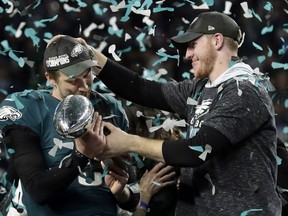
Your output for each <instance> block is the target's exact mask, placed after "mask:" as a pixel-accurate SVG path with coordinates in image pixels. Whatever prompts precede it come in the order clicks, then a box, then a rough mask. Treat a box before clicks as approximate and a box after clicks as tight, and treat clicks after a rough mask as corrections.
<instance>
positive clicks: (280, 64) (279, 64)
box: [271, 62, 288, 70]
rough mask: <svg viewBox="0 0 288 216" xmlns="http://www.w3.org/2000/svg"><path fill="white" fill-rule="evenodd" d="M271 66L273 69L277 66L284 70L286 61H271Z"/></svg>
mask: <svg viewBox="0 0 288 216" xmlns="http://www.w3.org/2000/svg"><path fill="white" fill-rule="evenodd" d="M271 66H272V68H273V69H279V68H283V69H284V70H287V69H288V63H279V62H272V63H271Z"/></svg>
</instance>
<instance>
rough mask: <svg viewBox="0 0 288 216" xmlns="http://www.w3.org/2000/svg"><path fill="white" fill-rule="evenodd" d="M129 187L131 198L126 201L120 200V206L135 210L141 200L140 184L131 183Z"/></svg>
mask: <svg viewBox="0 0 288 216" xmlns="http://www.w3.org/2000/svg"><path fill="white" fill-rule="evenodd" d="M128 188H129V199H128V200H127V201H126V202H125V203H122V202H118V206H119V207H120V208H122V209H124V210H128V211H131V212H132V211H134V210H135V209H136V207H137V205H138V203H139V201H140V190H139V185H137V184H135V185H131V186H128Z"/></svg>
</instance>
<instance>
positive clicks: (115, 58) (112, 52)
mask: <svg viewBox="0 0 288 216" xmlns="http://www.w3.org/2000/svg"><path fill="white" fill-rule="evenodd" d="M115 50H116V45H115V44H112V45H111V46H110V47H109V48H108V53H110V54H111V55H112V56H113V58H114V60H115V61H121V58H119V56H118V55H117V54H116V53H115Z"/></svg>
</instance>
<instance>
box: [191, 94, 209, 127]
mask: <svg viewBox="0 0 288 216" xmlns="http://www.w3.org/2000/svg"><path fill="white" fill-rule="evenodd" d="M211 103H212V99H207V100H203V101H202V103H201V104H200V105H197V106H196V108H195V113H194V117H193V118H192V119H191V121H190V124H191V125H192V126H194V127H196V128H200V127H201V124H202V122H203V121H204V120H203V117H204V116H205V115H206V114H207V113H208V112H209V109H210V106H211Z"/></svg>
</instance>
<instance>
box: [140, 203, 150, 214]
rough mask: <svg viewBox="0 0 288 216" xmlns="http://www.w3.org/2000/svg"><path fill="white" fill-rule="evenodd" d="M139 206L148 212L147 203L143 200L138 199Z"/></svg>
mask: <svg viewBox="0 0 288 216" xmlns="http://www.w3.org/2000/svg"><path fill="white" fill-rule="evenodd" d="M139 208H140V209H142V210H143V211H145V212H150V208H149V204H148V203H147V202H144V201H143V200H141V201H140V204H139Z"/></svg>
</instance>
